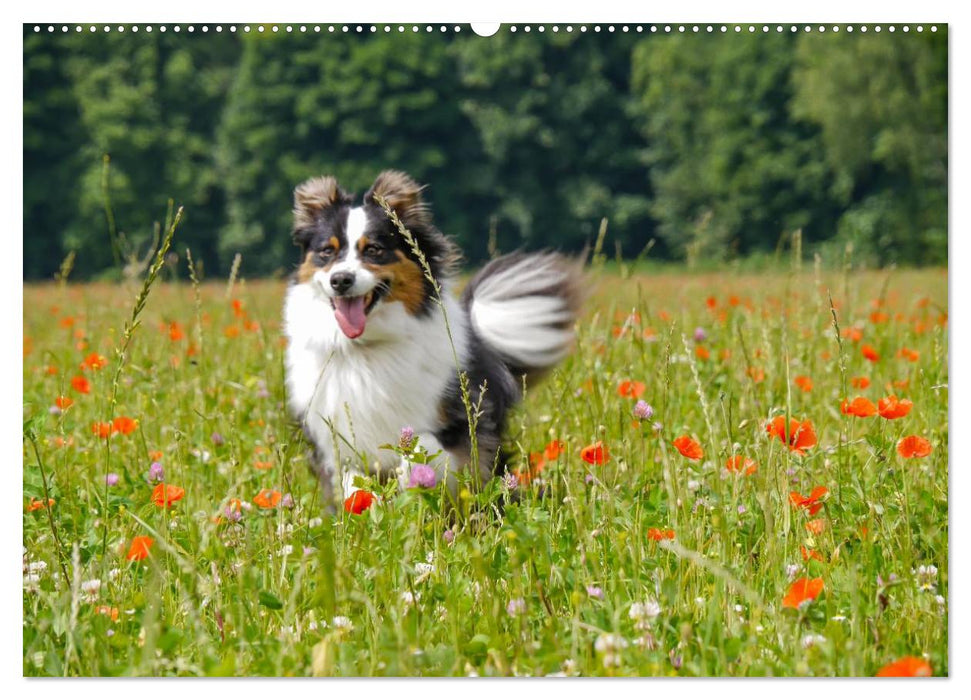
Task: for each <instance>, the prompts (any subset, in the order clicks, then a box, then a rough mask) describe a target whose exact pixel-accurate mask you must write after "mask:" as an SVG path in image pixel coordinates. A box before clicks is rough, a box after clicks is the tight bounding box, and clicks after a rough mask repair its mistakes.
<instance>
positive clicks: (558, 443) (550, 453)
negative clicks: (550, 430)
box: [543, 440, 566, 462]
mask: <svg viewBox="0 0 971 700" xmlns="http://www.w3.org/2000/svg"><path fill="white" fill-rule="evenodd" d="M565 449H566V443H564V442H563V441H562V440H551V441H550V442H548V443H547V445H546V447H544V448H543V457H545V458H546V459H547V460H548V461H550V462H552V461H553V460H555V459H559V457H560V455H561V454H562V453H563V451H564V450H565Z"/></svg>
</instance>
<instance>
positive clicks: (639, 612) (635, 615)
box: [627, 598, 661, 622]
mask: <svg viewBox="0 0 971 700" xmlns="http://www.w3.org/2000/svg"><path fill="white" fill-rule="evenodd" d="M627 614H628V615H629V616H630V619H632V620H636V621H639V622H640V621H644V620H653V619H654V618H656V617H657V616H658V615H660V614H661V606H660V605H659V604H658V602H657V601H656V600H654V599H652V598H649V599H647V600H646V601H644V602H643V603H631V606H630V611H629V612H628V613H627Z"/></svg>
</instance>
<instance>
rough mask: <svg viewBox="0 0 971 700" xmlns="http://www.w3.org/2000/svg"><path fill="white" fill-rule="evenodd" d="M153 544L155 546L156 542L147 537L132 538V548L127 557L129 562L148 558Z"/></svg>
mask: <svg viewBox="0 0 971 700" xmlns="http://www.w3.org/2000/svg"><path fill="white" fill-rule="evenodd" d="M153 544H155V540H153V539H152V538H151V537H148V536H146V535H139V536H138V537H134V538H132V541H131V546H130V547H129V548H128V554H127V555H125V558H126V559H128V561H141V560H142V559H144V558H145V557H147V556H148V552H149V550H150V549H151V548H152V545H153Z"/></svg>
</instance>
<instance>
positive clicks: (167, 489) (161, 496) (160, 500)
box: [152, 484, 185, 508]
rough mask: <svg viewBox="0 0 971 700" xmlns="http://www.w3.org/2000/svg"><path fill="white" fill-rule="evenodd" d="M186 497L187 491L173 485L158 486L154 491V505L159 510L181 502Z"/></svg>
mask: <svg viewBox="0 0 971 700" xmlns="http://www.w3.org/2000/svg"><path fill="white" fill-rule="evenodd" d="M184 496H185V489H184V488H181V487H179V486H175V485H173V484H158V485H156V486H155V488H154V489H152V503H154V504H155V505H157V506H158V507H159V508H163V507H167V506H170V505H172V504H173V503H175V502H176V501H181V500H182V498H183V497H184Z"/></svg>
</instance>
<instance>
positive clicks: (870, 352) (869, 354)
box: [860, 345, 880, 362]
mask: <svg viewBox="0 0 971 700" xmlns="http://www.w3.org/2000/svg"><path fill="white" fill-rule="evenodd" d="M860 352H862V353H863V357H865V358H866V359H868V360H869V361H870V362H879V361H880V353H878V352H877V351H876V350H874V349H873V347H871V346H870V345H864V346H863V347H862V348H860Z"/></svg>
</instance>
